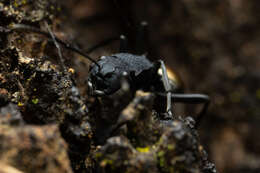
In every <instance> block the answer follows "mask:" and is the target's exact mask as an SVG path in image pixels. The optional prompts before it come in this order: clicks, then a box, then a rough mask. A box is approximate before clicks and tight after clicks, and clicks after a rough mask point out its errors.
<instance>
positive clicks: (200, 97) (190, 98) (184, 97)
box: [158, 93, 210, 128]
mask: <svg viewBox="0 0 260 173" xmlns="http://www.w3.org/2000/svg"><path fill="white" fill-rule="evenodd" d="M158 95H159V96H163V97H165V93H158ZM171 98H172V99H173V100H174V102H175V103H176V102H179V103H189V104H204V106H203V108H202V110H201V111H200V113H199V114H198V115H197V118H196V119H195V120H196V121H195V123H196V124H195V128H198V127H199V125H200V122H201V120H202V119H203V118H204V115H205V114H206V112H207V109H208V107H209V104H210V98H209V96H208V95H204V94H179V93H178V94H177V93H174V94H173V95H172V96H171Z"/></svg>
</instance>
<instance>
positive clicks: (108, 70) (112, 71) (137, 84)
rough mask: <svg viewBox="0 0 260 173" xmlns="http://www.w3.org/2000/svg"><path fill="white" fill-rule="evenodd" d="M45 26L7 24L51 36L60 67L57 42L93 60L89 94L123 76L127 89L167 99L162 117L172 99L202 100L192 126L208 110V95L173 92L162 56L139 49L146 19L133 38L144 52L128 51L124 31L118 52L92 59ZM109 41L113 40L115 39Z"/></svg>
mask: <svg viewBox="0 0 260 173" xmlns="http://www.w3.org/2000/svg"><path fill="white" fill-rule="evenodd" d="M46 27H47V29H48V32H44V31H42V30H39V29H37V28H34V27H31V26H28V25H23V24H13V25H10V27H9V28H8V29H10V30H25V31H32V32H36V33H39V34H43V35H45V36H47V37H48V38H51V39H52V40H53V41H54V43H55V46H56V47H57V48H58V50H59V57H60V60H61V62H62V66H63V67H64V64H63V61H62V57H61V51H60V48H59V45H58V43H60V44H62V45H63V46H64V47H65V48H67V49H70V50H72V51H74V52H77V53H79V54H80V55H82V56H84V57H86V58H87V59H89V60H90V61H92V62H93V64H91V68H90V70H89V77H88V88H89V93H90V95H95V96H104V95H110V94H113V93H115V92H116V91H118V90H119V89H120V88H121V81H122V79H123V78H124V79H126V80H127V82H128V83H129V85H130V89H131V90H132V91H136V90H139V89H141V90H144V91H151V92H154V93H155V94H156V95H157V96H159V97H164V98H166V100H167V102H166V103H167V106H166V111H165V114H166V117H164V118H166V119H173V115H172V103H171V102H172V101H173V102H174V103H176V102H182V103H190V104H201V103H203V104H204V107H203V109H202V111H201V112H200V113H199V115H198V116H197V118H196V120H195V122H196V124H195V127H198V125H199V123H200V121H201V119H202V118H203V116H204V115H205V113H206V111H207V108H208V105H209V102H210V100H209V97H208V96H207V95H204V94H183V93H176V91H177V90H178V89H179V88H178V86H177V85H176V84H178V81H176V79H173V81H171V80H169V78H168V75H167V70H166V67H165V64H164V62H163V61H162V60H158V61H156V62H153V63H152V62H151V61H149V60H148V59H147V57H146V55H145V54H144V53H145V50H142V48H144V47H145V45H142V44H145V43H144V41H140V40H144V39H142V37H144V36H145V34H146V33H144V31H146V29H145V28H146V27H147V22H142V23H141V24H140V26H139V27H140V29H139V31H141V33H139V34H138V38H136V40H139V42H138V43H137V44H136V45H137V46H138V47H136V49H138V50H139V52H143V53H141V54H132V53H128V50H129V48H128V42H127V38H126V37H125V36H124V35H121V36H120V37H119V38H117V39H119V40H120V50H119V53H116V54H113V55H109V56H101V58H100V59H99V60H98V61H95V60H94V59H93V58H91V57H90V56H89V55H87V54H86V53H84V52H82V51H81V50H80V49H78V48H75V47H74V46H72V45H70V44H68V43H65V42H63V41H62V40H60V39H58V38H57V37H56V36H55V35H54V34H53V33H52V32H51V31H50V29H49V28H48V25H47V23H46ZM8 29H7V30H8ZM110 41H114V39H112V40H110ZM108 42H109V41H105V42H102V43H99V44H97V45H95V46H93V47H92V48H90V49H89V51H87V52H90V51H92V50H94V49H96V48H99V47H100V46H102V45H104V44H105V43H108ZM140 43H141V44H140ZM140 50H141V51H140ZM159 71H161V72H162V73H161V74H160V73H159Z"/></svg>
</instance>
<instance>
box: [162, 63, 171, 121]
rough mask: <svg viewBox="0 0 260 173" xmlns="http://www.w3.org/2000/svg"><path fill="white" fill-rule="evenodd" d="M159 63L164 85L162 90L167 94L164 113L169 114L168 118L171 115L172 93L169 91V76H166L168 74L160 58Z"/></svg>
mask: <svg viewBox="0 0 260 173" xmlns="http://www.w3.org/2000/svg"><path fill="white" fill-rule="evenodd" d="M159 63H160V68H161V69H162V81H163V86H164V90H165V92H166V94H167V96H166V97H167V107H166V113H167V114H168V115H169V116H170V118H172V117H173V114H172V110H171V109H172V102H171V99H172V93H171V86H170V83H169V78H168V74H167V70H166V67H165V64H164V62H163V61H162V60H159Z"/></svg>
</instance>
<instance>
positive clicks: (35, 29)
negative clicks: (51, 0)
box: [8, 24, 101, 69]
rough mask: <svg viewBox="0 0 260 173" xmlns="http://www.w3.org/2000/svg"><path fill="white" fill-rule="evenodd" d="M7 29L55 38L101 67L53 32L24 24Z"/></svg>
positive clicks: (57, 41) (13, 25) (12, 25)
mask: <svg viewBox="0 0 260 173" xmlns="http://www.w3.org/2000/svg"><path fill="white" fill-rule="evenodd" d="M8 29H11V30H25V31H31V32H34V33H38V34H41V35H44V36H46V37H48V38H52V40H53V41H54V40H56V43H60V44H62V45H63V46H64V47H65V48H67V49H69V50H71V51H74V52H76V53H78V54H80V55H81V56H83V57H85V58H87V59H89V60H90V61H92V62H93V63H95V64H96V65H97V66H98V68H99V69H100V68H101V67H100V65H99V64H98V63H97V62H96V61H95V60H94V59H93V58H91V57H90V56H89V55H87V54H86V53H84V52H82V51H81V50H80V49H78V48H76V47H74V46H72V45H70V44H69V43H65V42H64V41H62V40H60V39H59V38H58V37H57V36H55V35H54V34H51V32H50V33H48V32H44V31H42V30H40V29H38V28H35V27H33V26H28V25H24V24H11V25H10V26H9V28H8ZM52 35H53V37H52ZM53 38H54V39H53ZM55 45H56V44H55ZM56 47H57V45H56ZM57 48H58V47H57Z"/></svg>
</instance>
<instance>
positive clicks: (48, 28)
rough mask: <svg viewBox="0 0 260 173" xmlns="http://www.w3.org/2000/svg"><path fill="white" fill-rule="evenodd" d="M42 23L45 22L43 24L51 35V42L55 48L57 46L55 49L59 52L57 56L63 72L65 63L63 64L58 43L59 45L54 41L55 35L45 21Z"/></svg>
mask: <svg viewBox="0 0 260 173" xmlns="http://www.w3.org/2000/svg"><path fill="white" fill-rule="evenodd" d="M44 24H45V26H46V28H47V30H48V32H49V33H50V35H51V37H52V40H53V42H54V44H55V46H56V48H57V50H58V54H59V58H60V63H61V68H62V70H63V71H64V72H65V70H66V66H65V64H64V59H63V57H62V53H61V49H60V45H59V44H58V42H57V41H56V39H55V36H54V34H53V32H52V31H51V29H50V27H49V25H48V23H47V22H46V21H45V22H44Z"/></svg>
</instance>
